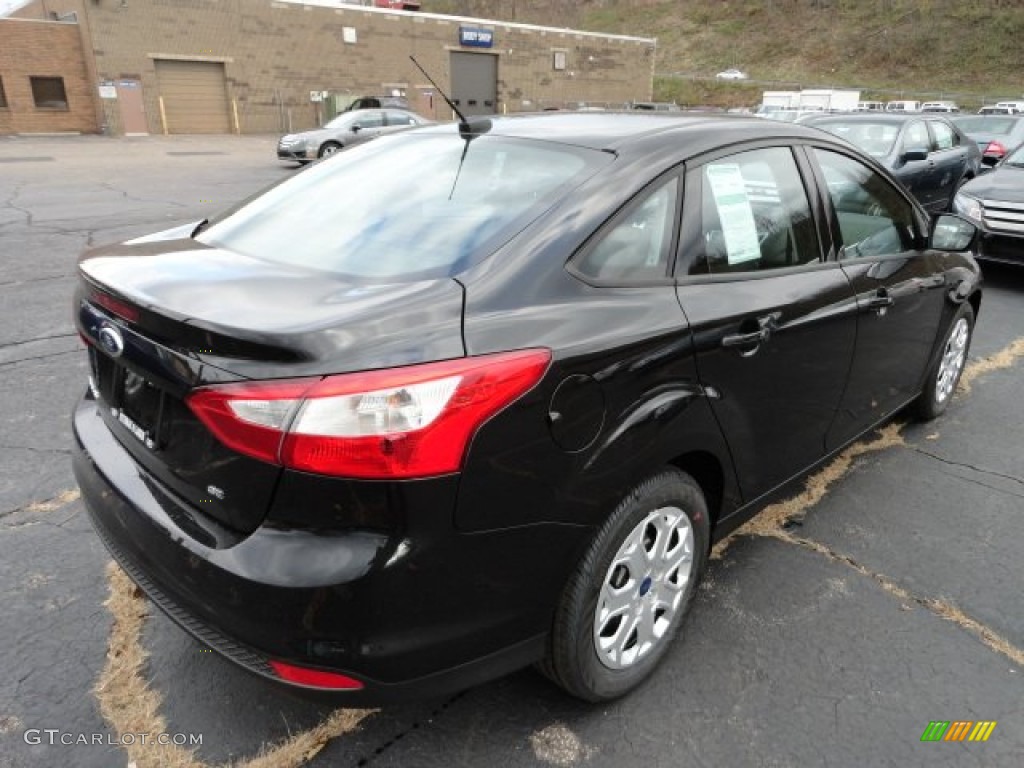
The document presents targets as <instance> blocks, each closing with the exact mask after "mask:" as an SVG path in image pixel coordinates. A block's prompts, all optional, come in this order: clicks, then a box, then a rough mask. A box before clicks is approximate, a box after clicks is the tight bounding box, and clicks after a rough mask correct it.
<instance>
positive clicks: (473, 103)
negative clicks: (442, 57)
mask: <svg viewBox="0 0 1024 768" xmlns="http://www.w3.org/2000/svg"><path fill="white" fill-rule="evenodd" d="M451 66H452V68H451V73H452V101H453V102H455V105H456V106H457V107H458V108H459V109H461V110H462V113H463V114H464V115H466V116H467V117H468V116H469V115H493V114H494V113H495V112H497V111H498V107H497V104H498V96H497V94H498V57H497V56H495V55H493V54H489V53H463V52H462V51H452V58H451Z"/></svg>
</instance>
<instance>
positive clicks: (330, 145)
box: [277, 109, 431, 163]
mask: <svg viewBox="0 0 1024 768" xmlns="http://www.w3.org/2000/svg"><path fill="white" fill-rule="evenodd" d="M430 122H431V121H430V120H427V119H426V118H424V117H420V116H419V115H417V114H416V113H415V112H409V111H408V110H405V109H357V110H353V111H351V112H343V113H342V114H340V115H338V116H337V117H336V118H334V119H333V120H331V121H330V122H329V123H327V125H325V126H324V127H323V128H317V129H314V130H311V131H303V132H302V133H289V134H288V135H286V136H282V137H281V139H280V141H278V142H277V156H278V158H280V159H281V160H294V161H295V162H298V163H308V162H310V161H311V160H315V159H317V158H319V157H327V156H328V155H333V154H334V153H335V152H338V151H340V150H341V149H343V148H344V147H350V146H352V145H354V144H362V143H363V142H365V141H369V140H371V139H374V138H376V137H377V136H380V135H381V134H384V133H392V132H394V131H400V130H402V129H403V128H410V127H412V126H416V125H427V124H428V123H430Z"/></svg>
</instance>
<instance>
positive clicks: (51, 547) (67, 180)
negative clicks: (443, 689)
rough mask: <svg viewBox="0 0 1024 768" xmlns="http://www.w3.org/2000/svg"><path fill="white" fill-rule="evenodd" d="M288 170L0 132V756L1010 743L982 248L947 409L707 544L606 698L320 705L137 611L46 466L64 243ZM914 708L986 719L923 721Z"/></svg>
mask: <svg viewBox="0 0 1024 768" xmlns="http://www.w3.org/2000/svg"><path fill="white" fill-rule="evenodd" d="M293 172H294V170H293V169H292V167H290V166H288V165H284V164H280V163H278V162H277V161H276V159H275V157H274V138H273V137H215V138H206V137H170V138H161V137H151V138H140V139H118V140H115V139H107V138H100V137H74V138H71V137H66V138H7V137H0V467H2V471H0V552H2V553H3V555H2V558H0V637H2V638H3V646H4V652H3V654H2V656H3V662H2V663H3V674H2V676H0V766H44V765H45V766H51V765H68V766H72V765H73V766H82V767H83V768H84V767H86V766H125V765H130V764H134V765H136V766H138V768H145V767H146V766H172V767H178V766H200V765H221V764H225V763H231V764H235V765H239V766H243V765H244V766H252V767H255V766H259V767H260V768H278V767H281V766H298V765H312V766H374V767H375V768H376V767H377V766H403V767H407V766H445V767H446V768H453V767H454V766H471V767H474V768H475V767H476V766H487V765H494V764H501V765H502V766H505V767H506V768H512V767H513V766H537V765H541V766H543V765H557V766H570V765H580V766H595V767H597V766H810V765H822V766H866V765H870V766H887V765H892V766H917V765H921V766H924V765H928V766H960V765H964V766H1017V765H1020V756H1021V755H1022V754H1024V703H1022V702H1024V697H1022V692H1024V589H1022V585H1024V557H1021V554H1020V546H1019V542H1020V541H1021V540H1022V538H1024V460H1022V458H1021V457H1022V452H1021V447H1022V446H1024V419H1022V413H1024V411H1022V409H1021V404H1020V403H1021V395H1022V393H1024V312H1022V307H1024V269H1021V270H1013V269H1005V268H998V269H997V268H986V270H985V271H986V285H985V298H984V300H983V303H982V310H981V314H980V317H979V322H978V326H977V330H976V336H975V340H974V346H973V348H972V354H971V362H970V364H969V367H968V370H967V374H966V375H965V382H964V386H962V388H961V391H960V392H959V393H958V395H957V397H956V399H955V400H954V402H953V403H952V405H951V407H950V409H949V411H948V412H947V414H946V415H945V416H944V417H943V418H941V419H940V420H938V421H936V422H934V423H932V424H929V425H917V424H906V423H903V422H900V421H897V422H895V423H894V424H892V425H890V426H889V427H887V428H886V429H885V430H883V431H882V432H880V433H879V434H876V435H874V436H870V437H869V438H867V439H866V440H865V441H863V442H861V443H859V444H857V445H856V446H854V447H853V448H852V449H850V450H849V451H848V452H847V453H846V454H844V455H843V456H841V457H840V458H838V459H837V460H836V461H835V462H834V463H833V464H831V465H829V466H828V467H827V468H826V469H824V470H823V471H822V472H820V473H818V474H817V475H815V476H814V477H812V478H811V479H810V480H809V481H808V483H807V487H806V489H805V490H804V492H803V493H802V494H799V495H797V496H794V498H792V499H790V500H788V501H786V502H783V503H780V504H778V505H775V506H773V507H772V508H770V509H769V510H766V512H765V513H764V514H763V515H761V516H760V517H759V518H757V520H756V521H755V523H754V524H753V525H751V526H749V527H748V528H746V529H744V530H743V531H742V532H741V534H740V535H738V536H735V537H734V538H732V539H730V540H729V541H728V542H727V546H724V547H719V549H718V550H717V551H716V554H715V556H714V558H713V560H712V562H711V567H710V570H709V573H708V574H707V577H706V579H705V582H704V584H703V586H702V588H701V591H700V593H699V599H698V600H697V603H696V605H695V608H694V611H693V614H692V616H691V617H690V619H689V621H688V623H687V625H686V627H685V628H684V631H683V635H682V636H681V637H680V638H679V641H678V642H677V643H676V644H675V645H674V647H673V648H672V649H671V651H670V652H669V654H668V656H667V658H666V660H665V663H664V664H663V665H662V667H661V668H660V670H659V671H658V673H657V674H656V676H655V677H654V678H653V679H652V680H651V681H650V682H649V683H648V684H647V685H646V686H645V687H644V688H643V689H641V690H640V691H638V692H637V693H635V694H634V695H632V696H630V697H629V698H627V699H625V700H622V701H619V702H616V703H614V704H611V705H605V706H598V707H594V706H588V705H584V704H581V703H579V702H577V701H574V700H572V699H569V698H567V697H566V696H564V695H563V694H562V693H560V692H559V691H558V690H557V689H555V688H554V687H553V686H551V685H549V684H548V683H547V682H546V681H545V680H544V679H543V678H541V677H540V676H539V675H537V674H535V673H534V672H532V671H530V670H527V671H523V672H520V673H518V674H515V675H512V676H510V677H507V678H505V679H502V680H499V681H497V682H494V683H491V684H488V685H484V686H481V687H479V688H475V689H472V690H470V691H467V692H465V693H462V694H459V695H456V696H453V697H448V698H444V699H437V700H432V701H426V702H421V703H417V704H409V705H404V706H394V707H387V708H384V709H382V710H378V711H363V710H347V709H339V708H338V707H339V702H338V701H331V700H322V699H310V698H308V697H303V696H299V695H296V694H293V693H290V692H288V691H282V690H281V689H278V688H276V687H273V686H271V685H270V684H268V683H265V682H263V681H262V680H259V679H256V678H253V677H251V676H249V675H248V674H246V673H244V672H242V671H239V670H238V669H236V668H235V667H233V666H231V665H229V664H228V663H227V662H225V661H223V660H221V659H220V658H219V657H218V656H217V655H216V654H214V653H211V652H210V651H209V650H207V649H205V648H204V647H203V646H201V645H200V644H198V643H197V642H196V641H194V640H192V639H191V638H190V637H189V636H187V635H186V634H185V633H183V632H182V631H180V630H179V629H178V628H177V627H176V626H174V625H173V624H172V623H171V622H170V621H169V620H168V619H166V618H164V617H163V615H161V614H160V613H159V612H157V611H155V610H154V611H149V610H148V608H147V604H146V603H145V601H144V600H143V599H142V598H140V597H139V596H138V595H137V594H136V593H135V592H134V591H133V590H132V588H131V586H130V584H129V583H128V581H127V579H126V577H124V576H123V574H121V573H120V571H118V570H117V569H116V568H114V567H112V566H111V565H110V559H109V557H108V556H107V554H106V552H105V550H104V549H103V547H102V545H101V544H100V543H99V541H98V540H97V538H96V537H95V535H94V534H93V532H92V529H91V526H90V525H89V523H88V520H87V519H86V516H85V514H84V511H83V509H82V506H81V502H80V500H79V499H78V494H77V491H76V490H75V486H74V481H73V479H72V476H71V470H70V466H69V458H68V454H69V447H70V444H71V439H72V438H71V432H70V419H69V413H70V410H71V407H72V404H73V403H74V401H75V400H76V398H77V397H78V396H79V395H80V394H81V392H82V390H83V388H84V386H85V379H86V363H85V356H84V353H83V352H82V347H81V344H80V342H79V340H78V338H77V335H76V334H75V332H74V330H73V326H72V323H71V303H70V302H71V292H72V289H73V284H74V278H73V273H74V263H75V258H76V256H77V255H78V253H79V252H81V251H82V250H83V249H84V248H86V247H88V246H89V245H91V244H99V243H104V242H110V241H115V240H120V239H125V238H128V237H132V236H136V235H141V234H144V233H147V232H151V231H155V230H158V229H162V228H165V227H168V226H171V225H173V224H175V223H184V222H187V221H191V220H196V219H200V218H203V217H204V216H206V215H208V214H210V213H212V212H214V211H217V210H219V209H221V208H223V207H225V206H227V205H228V204H230V203H232V202H234V201H236V200H238V199H241V198H243V197H245V196H247V195H249V194H251V193H252V192H254V191H255V190H257V189H258V188H260V187H261V186H263V185H265V184H268V183H270V182H272V181H275V180H277V179H279V178H281V177H282V176H285V175H287V174H290V173H293ZM309 225H310V226H311V227H313V226H316V222H315V221H310V222H309ZM931 721H973V722H978V721H994V722H996V726H995V727H994V729H993V730H992V732H991V736H990V737H989V739H988V740H987V741H985V742H968V741H964V742H959V743H957V742H937V743H930V742H922V741H921V737H922V734H923V732H924V731H925V729H926V727H927V726H928V725H929V722H931ZM159 734H168V735H169V737H168V738H163V739H161V738H160V737H159ZM196 736H198V737H200V738H201V742H202V743H201V745H198V746H196V745H195V744H194V743H191V744H190V743H189V740H191V739H194V738H195V737H196ZM160 741H169V742H171V743H159V742H160ZM175 741H178V742H181V741H185V744H183V745H182V744H176V743H174V742H175ZM67 742H71V743H67Z"/></svg>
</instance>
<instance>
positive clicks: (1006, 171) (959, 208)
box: [953, 145, 1024, 265]
mask: <svg viewBox="0 0 1024 768" xmlns="http://www.w3.org/2000/svg"><path fill="white" fill-rule="evenodd" d="M953 207H954V209H955V210H956V212H957V213H959V214H960V215H962V216H965V217H967V218H968V219H970V220H971V221H973V222H974V223H975V224H977V225H978V227H979V228H980V229H981V231H982V237H981V242H980V246H979V248H978V254H977V255H978V258H984V259H988V260H989V261H1002V262H1005V263H1007V264H1018V265H1024V145H1022V146H1020V147H1017V149H1016V150H1014V151H1013V152H1011V153H1010V154H1009V155H1007V156H1006V158H1005V159H1004V160H1003V161H1002V162H1001V163H999V165H997V166H996V167H995V168H994V169H993V170H992V172H991V173H986V174H985V175H984V176H981V177H980V178H977V179H975V180H974V181H972V182H971V183H970V184H965V185H964V186H963V187H961V188H960V192H959V193H958V194H957V196H956V200H955V201H954V203H953Z"/></svg>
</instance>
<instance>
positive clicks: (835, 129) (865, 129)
mask: <svg viewBox="0 0 1024 768" xmlns="http://www.w3.org/2000/svg"><path fill="white" fill-rule="evenodd" d="M815 127H817V128H821V129H822V130H825V131H828V132H829V133H834V134H835V135H836V136H841V137H843V138H844V139H846V140H847V141H848V142H850V143H851V144H854V145H855V146H857V147H859V148H860V149H862V150H863V151H865V152H867V153H868V154H869V155H872V156H873V157H886V156H887V155H888V154H889V153H890V152H892V148H893V145H894V144H895V143H896V137H897V136H899V133H900V127H899V125H898V124H896V123H869V122H862V121H860V120H858V121H856V122H854V121H850V122H848V123H844V122H840V121H829V122H821V123H815Z"/></svg>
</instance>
